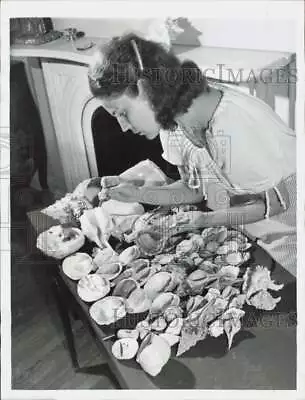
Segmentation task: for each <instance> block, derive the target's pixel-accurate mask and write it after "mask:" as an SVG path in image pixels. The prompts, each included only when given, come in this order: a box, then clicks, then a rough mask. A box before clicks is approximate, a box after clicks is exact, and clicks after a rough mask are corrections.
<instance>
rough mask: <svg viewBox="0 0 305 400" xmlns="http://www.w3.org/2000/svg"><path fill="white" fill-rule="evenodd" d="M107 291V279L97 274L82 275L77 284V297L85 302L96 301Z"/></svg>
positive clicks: (108, 287)
mask: <svg viewBox="0 0 305 400" xmlns="http://www.w3.org/2000/svg"><path fill="white" fill-rule="evenodd" d="M109 292H110V283H109V280H108V279H106V278H104V277H102V276H101V275H98V274H92V275H87V276H83V277H82V278H81V279H80V281H78V284H77V293H78V295H79V297H80V298H81V299H82V300H84V301H87V302H92V301H97V300H99V299H101V298H103V297H105V296H106V295H107V294H108V293H109Z"/></svg>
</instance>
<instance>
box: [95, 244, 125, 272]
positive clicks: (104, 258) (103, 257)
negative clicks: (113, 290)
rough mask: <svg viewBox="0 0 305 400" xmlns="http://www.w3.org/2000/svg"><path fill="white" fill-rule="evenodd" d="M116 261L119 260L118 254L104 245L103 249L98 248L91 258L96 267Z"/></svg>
mask: <svg viewBox="0 0 305 400" xmlns="http://www.w3.org/2000/svg"><path fill="white" fill-rule="evenodd" d="M118 261H119V256H118V254H117V253H116V252H115V251H114V250H113V249H111V248H109V247H105V248H104V249H98V250H97V253H96V256H95V257H94V258H93V262H94V264H95V265H96V267H97V268H100V267H102V266H103V265H104V264H110V263H113V262H118Z"/></svg>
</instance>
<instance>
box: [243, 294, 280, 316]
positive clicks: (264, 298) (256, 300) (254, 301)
mask: <svg viewBox="0 0 305 400" xmlns="http://www.w3.org/2000/svg"><path fill="white" fill-rule="evenodd" d="M280 301H281V297H277V298H274V297H272V296H271V294H270V293H269V292H267V290H261V291H260V292H258V293H257V294H255V295H253V296H252V297H251V298H250V299H247V303H248V304H250V305H251V306H254V307H256V308H258V309H260V310H267V311H271V310H274V308H275V307H276V305H277V303H278V302H280Z"/></svg>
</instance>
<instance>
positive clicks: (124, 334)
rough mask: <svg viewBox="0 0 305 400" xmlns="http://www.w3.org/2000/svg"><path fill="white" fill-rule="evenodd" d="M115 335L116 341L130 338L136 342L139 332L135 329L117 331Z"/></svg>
mask: <svg viewBox="0 0 305 400" xmlns="http://www.w3.org/2000/svg"><path fill="white" fill-rule="evenodd" d="M116 335H117V338H118V339H123V338H130V339H136V340H137V339H138V337H139V331H138V330H137V329H119V330H118V331H117V334H116Z"/></svg>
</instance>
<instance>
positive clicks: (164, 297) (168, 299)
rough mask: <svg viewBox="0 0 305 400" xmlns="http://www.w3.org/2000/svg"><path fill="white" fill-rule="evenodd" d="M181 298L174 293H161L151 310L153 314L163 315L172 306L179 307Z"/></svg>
mask: <svg viewBox="0 0 305 400" xmlns="http://www.w3.org/2000/svg"><path fill="white" fill-rule="evenodd" d="M179 303H180V297H179V296H177V295H176V294H174V293H170V292H167V293H160V294H159V295H158V296H157V297H156V298H155V299H154V301H153V303H152V306H151V308H150V312H151V314H154V315H157V314H161V313H163V312H164V311H165V310H166V309H167V308H168V307H170V306H178V305H179Z"/></svg>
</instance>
